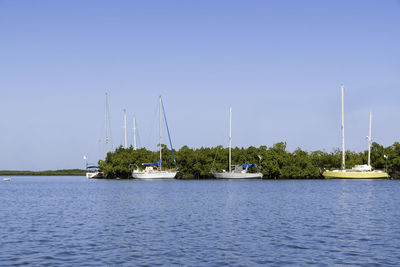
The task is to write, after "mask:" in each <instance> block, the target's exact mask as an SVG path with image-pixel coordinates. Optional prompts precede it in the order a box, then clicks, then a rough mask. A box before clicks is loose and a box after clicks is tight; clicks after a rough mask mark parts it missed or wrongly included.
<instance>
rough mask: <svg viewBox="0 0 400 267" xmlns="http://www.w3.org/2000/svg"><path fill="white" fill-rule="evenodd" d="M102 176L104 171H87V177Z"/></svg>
mask: <svg viewBox="0 0 400 267" xmlns="http://www.w3.org/2000/svg"><path fill="white" fill-rule="evenodd" d="M102 177H103V173H102V172H87V173H86V178H87V179H94V178H102Z"/></svg>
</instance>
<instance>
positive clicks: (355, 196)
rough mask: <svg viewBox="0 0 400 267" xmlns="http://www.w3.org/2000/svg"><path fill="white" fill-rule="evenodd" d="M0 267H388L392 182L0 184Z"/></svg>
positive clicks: (397, 212) (393, 245)
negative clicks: (82, 266) (29, 266)
mask: <svg viewBox="0 0 400 267" xmlns="http://www.w3.org/2000/svg"><path fill="white" fill-rule="evenodd" d="M0 237H1V243H0V265H4V266H12V265H45V264H48V265H53V266H63V265H64V266H77V265H78V266H81V265H84V266H90V265H92V266H104V265H108V266H163V265H164V266H173V265H177V266H223V265H228V266H256V265H268V266H282V265H293V266H302V265H316V266H324V265H328V266H331V265H337V266H343V265H346V266H351V265H354V266H359V265H362V266H375V265H376V266H381V265H384V266H391V265H393V266H398V264H399V263H400V181H395V180H386V181H368V180H360V181H341V180H329V181H324V180H310V181H308V180H295V181H262V180H259V181H245V180H243V181H217V180H205V181H197V180H192V181H133V180H87V179H86V178H85V177H14V178H13V179H12V181H11V182H5V181H3V180H2V179H1V181H0Z"/></svg>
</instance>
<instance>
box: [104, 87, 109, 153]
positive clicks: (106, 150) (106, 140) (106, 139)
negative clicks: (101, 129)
mask: <svg viewBox="0 0 400 267" xmlns="http://www.w3.org/2000/svg"><path fill="white" fill-rule="evenodd" d="M107 106H108V105H107V93H106V108H105V132H106V134H105V150H104V151H105V156H104V158H106V157H107V152H108V148H107V146H108V136H107V119H108V118H107V115H108V114H107V113H108V112H107Z"/></svg>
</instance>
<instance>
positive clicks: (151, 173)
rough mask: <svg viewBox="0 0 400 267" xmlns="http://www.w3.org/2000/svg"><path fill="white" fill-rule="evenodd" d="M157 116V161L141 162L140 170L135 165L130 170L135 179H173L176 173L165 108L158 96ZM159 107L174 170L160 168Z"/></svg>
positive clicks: (160, 133)
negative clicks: (158, 150) (134, 167)
mask: <svg viewBox="0 0 400 267" xmlns="http://www.w3.org/2000/svg"><path fill="white" fill-rule="evenodd" d="M159 101H160V102H159V106H160V107H159V109H160V110H159V111H160V112H159V116H160V125H159V127H160V129H159V138H160V139H159V140H160V141H159V147H160V159H159V160H158V162H154V163H143V164H142V166H143V167H145V168H144V170H140V169H139V167H137V169H136V170H133V171H132V177H133V178H136V179H174V178H175V176H176V174H177V171H176V170H177V166H176V160H175V155H174V149H173V147H172V141H171V137H170V134H169V129H168V123H167V118H166V116H165V109H164V105H163V102H162V99H161V96H160V100H159ZM161 109H162V110H163V114H164V120H165V126H166V128H167V132H168V138H169V142H170V145H171V152H172V157H173V159H174V164H175V170H163V169H162V131H161V129H162V124H161V121H162V115H161Z"/></svg>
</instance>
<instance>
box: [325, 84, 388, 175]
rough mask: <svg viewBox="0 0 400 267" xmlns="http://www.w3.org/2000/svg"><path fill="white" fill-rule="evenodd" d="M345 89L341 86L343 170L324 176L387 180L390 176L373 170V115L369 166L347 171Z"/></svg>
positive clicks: (356, 166) (359, 166) (369, 136)
mask: <svg viewBox="0 0 400 267" xmlns="http://www.w3.org/2000/svg"><path fill="white" fill-rule="evenodd" d="M343 91H344V87H343V85H342V86H341V92H342V168H341V169H340V170H332V171H324V172H323V173H322V175H323V176H324V177H325V178H326V179H386V178H388V174H387V173H386V172H385V171H381V170H372V166H371V140H372V138H371V132H372V130H371V128H372V114H371V113H370V114H369V135H368V136H367V138H368V164H363V165H355V166H354V167H353V168H351V169H346V161H345V147H344V95H343Z"/></svg>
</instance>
